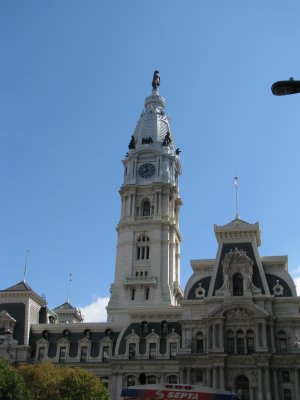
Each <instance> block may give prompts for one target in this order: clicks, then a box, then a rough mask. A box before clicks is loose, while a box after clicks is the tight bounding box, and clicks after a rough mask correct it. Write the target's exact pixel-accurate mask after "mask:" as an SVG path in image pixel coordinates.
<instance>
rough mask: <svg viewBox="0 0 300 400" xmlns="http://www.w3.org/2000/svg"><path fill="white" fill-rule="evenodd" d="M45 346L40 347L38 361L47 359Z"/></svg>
mask: <svg viewBox="0 0 300 400" xmlns="http://www.w3.org/2000/svg"><path fill="white" fill-rule="evenodd" d="M45 350H46V349H45V347H40V348H39V355H38V361H42V360H44V359H45Z"/></svg>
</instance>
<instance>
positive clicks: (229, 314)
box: [224, 307, 254, 320]
mask: <svg viewBox="0 0 300 400" xmlns="http://www.w3.org/2000/svg"><path fill="white" fill-rule="evenodd" d="M253 315H254V314H253V313H252V312H251V311H249V310H246V309H244V308H240V307H239V308H232V309H230V310H228V311H226V312H225V313H224V316H225V318H226V319H230V320H234V319H237V320H242V319H248V318H252V317H253Z"/></svg>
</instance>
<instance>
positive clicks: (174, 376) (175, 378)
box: [169, 375, 178, 383]
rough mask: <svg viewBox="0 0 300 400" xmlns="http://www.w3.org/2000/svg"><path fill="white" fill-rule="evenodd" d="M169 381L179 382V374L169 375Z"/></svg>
mask: <svg viewBox="0 0 300 400" xmlns="http://www.w3.org/2000/svg"><path fill="white" fill-rule="evenodd" d="M169 383H178V382H177V376H176V375H170V376H169Z"/></svg>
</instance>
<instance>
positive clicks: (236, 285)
mask: <svg viewBox="0 0 300 400" xmlns="http://www.w3.org/2000/svg"><path fill="white" fill-rule="evenodd" d="M243 283H244V280H243V275H241V274H239V273H237V274H234V275H233V278H232V284H233V296H243V294H244V288H243Z"/></svg>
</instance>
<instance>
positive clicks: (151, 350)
mask: <svg viewBox="0 0 300 400" xmlns="http://www.w3.org/2000/svg"><path fill="white" fill-rule="evenodd" d="M149 358H150V359H151V360H153V359H155V358H156V343H150V344H149Z"/></svg>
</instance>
